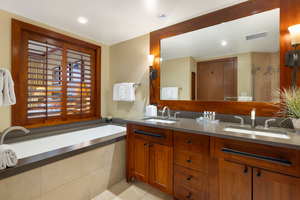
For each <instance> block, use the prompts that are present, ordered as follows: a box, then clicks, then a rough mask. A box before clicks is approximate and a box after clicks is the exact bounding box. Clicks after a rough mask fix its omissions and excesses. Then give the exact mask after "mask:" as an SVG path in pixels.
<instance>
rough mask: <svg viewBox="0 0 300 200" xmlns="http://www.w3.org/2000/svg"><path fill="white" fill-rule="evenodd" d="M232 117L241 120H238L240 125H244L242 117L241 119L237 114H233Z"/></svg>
mask: <svg viewBox="0 0 300 200" xmlns="http://www.w3.org/2000/svg"><path fill="white" fill-rule="evenodd" d="M234 117H235V118H237V119H240V120H241V121H240V125H241V126H244V125H245V123H244V119H243V118H242V117H239V116H234Z"/></svg>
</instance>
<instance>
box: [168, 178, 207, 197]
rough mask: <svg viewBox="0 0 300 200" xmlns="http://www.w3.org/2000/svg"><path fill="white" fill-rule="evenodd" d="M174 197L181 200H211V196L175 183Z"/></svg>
mask: <svg viewBox="0 0 300 200" xmlns="http://www.w3.org/2000/svg"><path fill="white" fill-rule="evenodd" d="M174 197H176V198H178V199H180V200H209V195H208V194H207V193H204V192H202V191H199V190H196V189H194V188H191V187H189V186H187V185H184V184H180V183H179V182H177V181H175V184H174Z"/></svg>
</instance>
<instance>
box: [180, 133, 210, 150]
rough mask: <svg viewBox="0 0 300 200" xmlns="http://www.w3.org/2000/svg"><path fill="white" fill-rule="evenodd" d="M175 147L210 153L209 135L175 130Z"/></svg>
mask: <svg viewBox="0 0 300 200" xmlns="http://www.w3.org/2000/svg"><path fill="white" fill-rule="evenodd" d="M174 147H177V148H180V149H184V150H187V151H193V152H196V153H202V154H204V155H209V136H206V135H199V134H195V133H187V132H181V131H174Z"/></svg>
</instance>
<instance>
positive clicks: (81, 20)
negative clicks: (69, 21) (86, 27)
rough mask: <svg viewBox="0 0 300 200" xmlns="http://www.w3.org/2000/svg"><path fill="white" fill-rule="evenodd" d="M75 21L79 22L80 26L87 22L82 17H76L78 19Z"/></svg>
mask: <svg viewBox="0 0 300 200" xmlns="http://www.w3.org/2000/svg"><path fill="white" fill-rule="evenodd" d="M77 21H79V22H80V23H82V24H85V23H87V22H88V20H87V19H85V18H83V17H78V18H77Z"/></svg>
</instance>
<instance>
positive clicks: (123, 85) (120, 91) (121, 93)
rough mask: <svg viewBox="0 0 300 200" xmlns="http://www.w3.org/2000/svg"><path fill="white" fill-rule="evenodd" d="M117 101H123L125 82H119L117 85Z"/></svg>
mask: <svg viewBox="0 0 300 200" xmlns="http://www.w3.org/2000/svg"><path fill="white" fill-rule="evenodd" d="M119 101H125V83H121V85H120V87H119Z"/></svg>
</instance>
